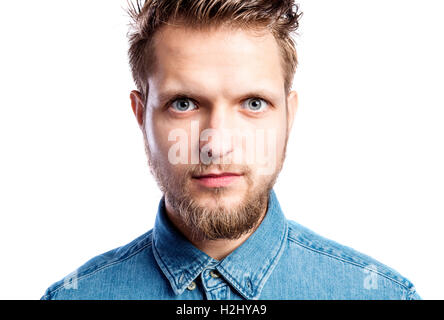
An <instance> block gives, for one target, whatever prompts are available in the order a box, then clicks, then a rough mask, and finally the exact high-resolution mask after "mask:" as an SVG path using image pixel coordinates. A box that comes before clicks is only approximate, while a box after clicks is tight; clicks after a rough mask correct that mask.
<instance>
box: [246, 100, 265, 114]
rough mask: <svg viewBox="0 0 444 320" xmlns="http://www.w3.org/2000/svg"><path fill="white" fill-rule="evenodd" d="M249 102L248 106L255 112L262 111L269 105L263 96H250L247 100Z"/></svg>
mask: <svg viewBox="0 0 444 320" xmlns="http://www.w3.org/2000/svg"><path fill="white" fill-rule="evenodd" d="M245 103H246V104H247V108H248V109H250V110H251V111H254V112H262V111H264V109H266V107H268V103H267V102H266V101H265V100H263V99H261V98H250V99H247V100H246V101H245Z"/></svg>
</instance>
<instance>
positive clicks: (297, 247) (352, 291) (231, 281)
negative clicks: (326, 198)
mask: <svg viewBox="0 0 444 320" xmlns="http://www.w3.org/2000/svg"><path fill="white" fill-rule="evenodd" d="M164 199H165V198H164V197H162V199H161V200H160V203H159V206H158V212H157V216H156V221H155V224H154V228H153V229H152V230H150V231H148V232H147V233H145V234H143V235H142V236H140V237H138V238H137V239H135V240H133V241H132V242H130V243H129V244H127V245H124V246H122V247H119V248H116V249H114V250H111V251H108V252H106V253H103V254H101V255H98V256H96V257H94V258H92V259H91V260H89V261H88V262H86V263H85V264H84V265H82V266H81V267H79V268H78V269H77V270H75V271H74V272H73V273H71V274H70V275H68V276H66V277H65V278H64V279H62V280H60V281H58V282H56V283H54V284H53V285H51V286H50V287H49V288H48V289H47V290H46V292H45V294H44V295H43V296H42V297H41V299H42V300H53V299H54V300H56V299H57V300H59V299H107V300H108V299H134V300H135V299H148V300H153V299H159V300H161V299H168V300H207V299H208V300H228V299H230V300H244V299H251V300H258V299H267V300H289V299H294V300H299V299H314V300H320V299H322V300H325V299H341V300H345V299H347V300H348V299H353V300H357V299H366V300H367V299H379V300H382V299H384V300H385V299H397V300H414V299H421V298H420V296H419V295H418V294H417V293H416V291H415V288H414V286H413V284H412V283H411V282H410V281H409V280H408V279H406V278H404V277H403V276H401V275H400V274H399V273H397V272H396V271H395V270H393V269H391V268H389V267H387V266H385V265H384V264H382V263H380V262H378V261H376V260H375V259H373V258H371V257H369V256H367V255H364V254H362V253H359V252H357V251H356V250H354V249H352V248H350V247H347V246H344V245H340V244H338V243H336V242H334V241H332V240H329V239H326V238H324V237H322V236H320V235H318V234H316V233H314V232H313V231H311V230H309V229H307V228H306V227H303V226H302V225H300V224H298V223H296V222H294V221H291V220H287V219H286V218H285V216H284V214H283V212H282V210H281V207H280V205H279V202H278V200H277V197H276V194H275V192H274V190H273V189H272V190H271V191H270V196H269V200H268V209H267V213H266V215H265V218H264V219H263V221H262V222H261V224H260V225H259V227H258V228H257V229H256V231H255V232H254V233H253V234H252V235H251V236H250V237H249V238H248V239H247V240H246V241H245V242H244V243H243V244H242V245H241V246H239V247H238V248H237V249H236V250H234V251H233V252H232V253H231V254H229V255H228V256H227V257H225V258H224V259H222V260H220V261H219V260H216V259H213V258H211V257H210V256H208V255H207V254H205V253H204V252H202V251H200V250H199V249H197V248H196V247H195V246H194V245H192V244H191V242H189V241H188V240H187V239H186V238H185V237H184V236H183V235H182V234H181V233H180V232H179V231H178V230H177V229H176V227H175V226H173V224H172V223H171V222H170V221H169V219H168V218H167V215H166V213H165V202H164Z"/></svg>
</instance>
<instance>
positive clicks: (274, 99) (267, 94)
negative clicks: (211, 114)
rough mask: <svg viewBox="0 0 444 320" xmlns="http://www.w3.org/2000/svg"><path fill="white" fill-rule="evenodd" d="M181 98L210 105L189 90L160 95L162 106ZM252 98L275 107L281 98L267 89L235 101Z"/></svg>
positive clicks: (243, 94)
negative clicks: (267, 102)
mask: <svg viewBox="0 0 444 320" xmlns="http://www.w3.org/2000/svg"><path fill="white" fill-rule="evenodd" d="M180 97H188V98H192V99H195V100H199V101H203V102H205V103H210V99H209V98H208V97H206V96H204V95H202V94H199V93H196V92H194V91H193V90H187V89H174V90H166V91H163V92H161V93H160V94H158V99H159V100H158V101H159V104H160V105H164V104H165V103H167V102H169V101H171V100H174V99H178V98H180ZM251 97H257V98H261V99H264V100H267V101H269V102H270V103H272V104H273V105H276V104H278V102H279V100H280V99H279V97H278V95H277V94H276V93H274V92H272V91H270V90H267V89H257V90H248V91H246V92H245V93H242V94H240V95H238V96H237V98H235V100H243V99H247V98H251Z"/></svg>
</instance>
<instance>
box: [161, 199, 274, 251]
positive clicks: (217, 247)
mask: <svg viewBox="0 0 444 320" xmlns="http://www.w3.org/2000/svg"><path fill="white" fill-rule="evenodd" d="M165 209H166V213H167V217H168V218H169V220H170V221H171V222H172V223H173V225H174V226H175V227H176V228H177V229H178V230H179V231H180V232H181V233H182V234H183V235H184V236H185V238H187V239H188V240H189V241H190V242H191V243H192V244H193V245H194V246H195V247H196V248H197V249H199V250H200V251H203V252H205V253H206V254H207V255H209V256H210V257H211V258H213V259H216V260H222V259H224V258H225V257H226V256H228V255H229V254H230V253H231V252H233V251H234V250H236V248H238V247H239V246H241V245H242V243H244V242H245V241H246V240H247V239H248V238H249V237H250V236H251V235H252V234H253V233H254V231H256V229H257V228H258V226H259V225H260V224H261V222H262V220H263V219H264V217H265V214H266V212H267V208H265V210H264V212H263V213H262V215H261V218H260V219H259V222H258V223H257V224H256V226H255V227H254V228H253V229H252V230H251V231H249V232H248V233H246V234H244V235H242V236H241V237H240V238H238V239H217V240H207V239H195V238H193V237H192V234H193V232H192V230H191V229H190V228H189V227H188V226H186V225H185V224H184V223H183V222H182V220H181V219H180V217H179V215H178V214H177V213H176V212H175V211H174V209H173V208H172V207H171V205H170V204H169V202H168V200H167V198H166V197H165Z"/></svg>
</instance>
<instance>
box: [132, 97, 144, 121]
mask: <svg viewBox="0 0 444 320" xmlns="http://www.w3.org/2000/svg"><path fill="white" fill-rule="evenodd" d="M130 99H131V108H132V109H133V112H134V115H135V116H136V120H137V123H138V124H139V126H140V127H142V126H143V121H144V119H143V116H144V114H145V105H144V103H143V99H142V95H141V94H140V92H139V91H136V90H133V91H131V93H130Z"/></svg>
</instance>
